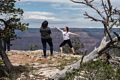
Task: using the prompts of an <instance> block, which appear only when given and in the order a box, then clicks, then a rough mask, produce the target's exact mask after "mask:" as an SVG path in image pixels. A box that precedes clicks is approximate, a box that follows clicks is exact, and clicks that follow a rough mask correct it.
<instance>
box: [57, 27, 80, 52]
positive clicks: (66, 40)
mask: <svg viewBox="0 0 120 80" xmlns="http://www.w3.org/2000/svg"><path fill="white" fill-rule="evenodd" d="M57 29H58V30H59V31H61V32H62V34H63V42H62V43H61V44H60V51H61V53H63V48H62V47H63V46H64V45H65V44H68V45H69V47H70V48H71V50H72V52H73V54H75V50H74V48H73V46H72V43H71V40H70V34H71V35H76V36H79V35H78V34H75V33H72V32H69V28H68V27H67V26H66V27H65V28H64V30H61V29H60V28H57Z"/></svg>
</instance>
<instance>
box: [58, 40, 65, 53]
mask: <svg viewBox="0 0 120 80" xmlns="http://www.w3.org/2000/svg"><path fill="white" fill-rule="evenodd" d="M65 44H66V41H65V40H64V41H63V42H62V43H61V44H60V46H59V47H60V52H61V54H63V48H62V47H63V46H64V45H65Z"/></svg>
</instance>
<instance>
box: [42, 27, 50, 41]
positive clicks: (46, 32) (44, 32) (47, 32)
mask: <svg viewBox="0 0 120 80" xmlns="http://www.w3.org/2000/svg"><path fill="white" fill-rule="evenodd" d="M40 33H41V38H42V39H50V38H51V36H50V34H51V30H50V28H49V27H47V28H45V29H44V28H42V27H41V28H40Z"/></svg>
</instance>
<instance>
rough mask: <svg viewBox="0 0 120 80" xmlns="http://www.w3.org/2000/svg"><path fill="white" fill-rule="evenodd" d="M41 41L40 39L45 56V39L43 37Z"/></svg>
mask: <svg viewBox="0 0 120 80" xmlns="http://www.w3.org/2000/svg"><path fill="white" fill-rule="evenodd" d="M41 41H42V45H43V53H44V57H46V40H45V39H41Z"/></svg>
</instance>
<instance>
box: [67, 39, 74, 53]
mask: <svg viewBox="0 0 120 80" xmlns="http://www.w3.org/2000/svg"><path fill="white" fill-rule="evenodd" d="M67 43H68V45H69V46H70V48H71V50H72V53H73V54H75V49H74V48H73V46H72V43H71V41H70V40H68V41H67Z"/></svg>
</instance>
